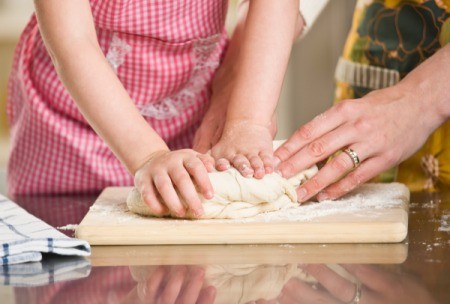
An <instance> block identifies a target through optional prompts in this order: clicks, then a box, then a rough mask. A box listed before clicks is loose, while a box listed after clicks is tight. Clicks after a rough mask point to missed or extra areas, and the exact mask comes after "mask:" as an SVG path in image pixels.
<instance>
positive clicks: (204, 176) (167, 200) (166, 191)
mask: <svg viewBox="0 0 450 304" xmlns="http://www.w3.org/2000/svg"><path fill="white" fill-rule="evenodd" d="M213 163H214V161H213V160H212V158H211V157H210V156H207V155H201V154H199V153H197V152H195V151H193V150H190V149H185V150H178V151H167V150H163V151H157V152H155V153H153V154H152V155H151V157H150V159H149V160H148V161H147V162H146V163H145V164H144V165H143V166H141V167H140V168H139V169H138V171H137V172H136V174H135V178H134V184H135V186H136V188H138V190H139V191H140V193H141V195H142V198H143V200H144V202H145V203H146V204H148V206H149V207H150V209H151V210H152V212H154V213H155V214H157V215H164V214H166V213H167V212H170V213H171V214H172V215H174V216H177V217H183V216H185V214H186V209H187V208H189V209H191V210H192V211H193V213H194V214H195V215H196V216H200V215H202V214H203V207H202V203H201V201H200V198H199V196H198V193H197V190H196V187H195V185H197V186H198V189H199V191H200V193H201V194H203V196H204V197H205V198H207V199H211V198H212V197H213V187H212V185H211V182H210V180H209V176H208V170H209V171H211V170H212V169H213V168H214V165H213ZM194 181H195V185H194ZM175 189H177V190H178V192H177V191H176V190H175ZM178 194H180V196H179V195H178Z"/></svg>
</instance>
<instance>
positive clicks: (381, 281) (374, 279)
mask: <svg viewBox="0 0 450 304" xmlns="http://www.w3.org/2000/svg"><path fill="white" fill-rule="evenodd" d="M342 267H344V269H345V270H347V271H348V272H349V273H351V274H352V275H354V276H355V277H357V278H358V280H360V281H361V283H362V284H364V285H365V286H367V287H368V288H370V289H372V290H374V291H382V290H392V289H393V288H394V287H395V286H397V285H398V283H399V277H398V276H397V275H395V274H394V273H390V272H388V271H386V270H384V269H382V268H381V267H378V266H374V265H357V264H344V265H342Z"/></svg>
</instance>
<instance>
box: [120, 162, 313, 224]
mask: <svg viewBox="0 0 450 304" xmlns="http://www.w3.org/2000/svg"><path fill="white" fill-rule="evenodd" d="M316 172H317V167H316V166H313V167H311V168H309V169H307V170H305V171H302V172H300V173H299V174H297V175H296V176H294V177H292V178H291V179H285V178H283V177H282V176H281V175H279V174H278V173H272V174H266V175H265V176H264V178H262V179H255V178H246V177H243V176H242V175H241V174H240V173H239V171H237V170H236V169H234V168H230V169H228V170H226V171H223V172H217V171H216V172H211V173H209V178H210V180H211V184H212V186H213V189H214V197H213V198H212V199H210V200H207V199H205V198H204V197H203V196H202V195H201V194H199V197H200V199H201V201H202V203H203V209H204V213H203V215H202V216H201V217H200V218H202V219H212V218H216V219H232V218H247V217H252V216H255V215H257V214H260V213H263V212H270V211H277V210H281V209H286V208H290V207H294V206H296V205H297V193H296V191H295V190H296V188H297V187H298V186H299V185H300V184H302V183H303V182H305V181H306V180H307V179H309V178H311V177H312V176H313V175H315V174H316ZM180 200H182V198H181V196H180ZM185 205H186V204H185ZM127 206H128V209H129V210H130V211H131V212H134V213H137V214H140V215H144V216H155V215H154V214H153V213H152V212H151V210H150V208H149V207H148V205H147V204H145V203H144V201H143V200H142V197H141V194H140V193H139V191H138V190H137V189H136V188H133V189H132V190H131V192H130V194H129V195H128V198H127ZM163 216H170V214H164V215H163ZM186 218H196V217H195V216H194V215H193V213H192V212H191V211H190V210H188V212H187V213H186Z"/></svg>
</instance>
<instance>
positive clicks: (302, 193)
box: [297, 188, 308, 201]
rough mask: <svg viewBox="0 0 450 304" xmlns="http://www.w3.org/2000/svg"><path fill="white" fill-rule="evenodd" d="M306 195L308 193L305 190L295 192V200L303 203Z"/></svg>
mask: <svg viewBox="0 0 450 304" xmlns="http://www.w3.org/2000/svg"><path fill="white" fill-rule="evenodd" d="M307 195H308V191H306V189H305V188H300V189H299V190H298V192H297V198H298V200H299V201H303V200H304V199H305V198H306V196H307Z"/></svg>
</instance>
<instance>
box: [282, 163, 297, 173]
mask: <svg viewBox="0 0 450 304" xmlns="http://www.w3.org/2000/svg"><path fill="white" fill-rule="evenodd" d="M280 169H282V171H283V173H284V174H285V175H288V176H290V175H292V174H293V173H294V172H295V165H294V164H293V163H292V161H289V160H288V161H286V162H284V163H283V165H282V168H280Z"/></svg>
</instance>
